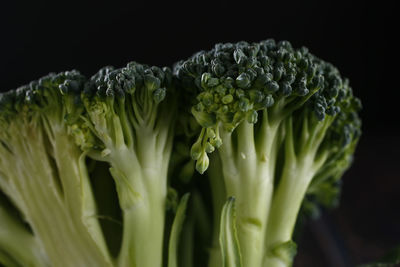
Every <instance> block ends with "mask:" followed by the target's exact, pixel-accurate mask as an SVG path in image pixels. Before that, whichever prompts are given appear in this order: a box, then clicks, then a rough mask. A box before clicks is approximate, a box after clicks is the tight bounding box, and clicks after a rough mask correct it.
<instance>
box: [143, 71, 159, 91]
mask: <svg viewBox="0 0 400 267" xmlns="http://www.w3.org/2000/svg"><path fill="white" fill-rule="evenodd" d="M144 84H145V86H146V87H147V89H148V90H150V91H153V90H155V89H157V88H159V87H160V85H161V81H160V79H158V78H157V77H154V76H153V75H148V74H147V75H145V76H144Z"/></svg>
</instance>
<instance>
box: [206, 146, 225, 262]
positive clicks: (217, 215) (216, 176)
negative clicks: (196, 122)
mask: <svg viewBox="0 0 400 267" xmlns="http://www.w3.org/2000/svg"><path fill="white" fill-rule="evenodd" d="M210 158H211V160H210V167H209V172H208V175H209V179H210V184H211V194H212V201H213V205H212V206H213V224H212V225H213V230H212V231H213V232H212V240H211V248H210V259H209V262H208V266H209V267H220V266H222V258H221V249H220V246H219V229H220V220H221V212H222V207H223V206H224V204H225V202H226V199H227V197H226V192H225V183H224V178H223V173H222V171H221V170H222V165H221V160H220V158H219V155H218V153H213V154H211V155H210Z"/></svg>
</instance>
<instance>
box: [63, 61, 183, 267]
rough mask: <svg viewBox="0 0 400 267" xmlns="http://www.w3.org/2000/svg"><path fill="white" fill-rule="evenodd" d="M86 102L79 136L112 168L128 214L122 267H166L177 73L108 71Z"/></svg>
mask: <svg viewBox="0 0 400 267" xmlns="http://www.w3.org/2000/svg"><path fill="white" fill-rule="evenodd" d="M82 102H83V105H84V107H85V112H84V113H83V116H81V119H80V120H78V121H77V122H76V123H74V124H72V125H71V128H72V129H73V130H72V131H73V134H74V136H75V139H76V140H77V143H79V145H80V147H81V149H82V150H83V151H85V152H86V153H87V155H88V156H89V157H91V158H93V159H95V160H98V161H105V162H107V163H109V164H110V166H111V167H110V172H111V174H112V176H113V178H114V181H115V184H116V188H117V192H118V197H119V204H120V206H121V209H122V211H123V227H124V229H123V235H122V247H121V251H120V255H119V258H118V266H122V267H123V266H132V265H133V266H161V263H162V262H161V261H162V246H163V236H164V235H163V233H164V223H165V205H166V200H167V172H168V164H169V157H170V154H171V149H172V140H173V129H174V121H175V117H176V114H175V113H176V112H175V110H174V109H175V107H176V103H175V96H174V94H173V86H172V73H171V70H170V69H169V68H164V69H160V68H158V67H149V66H146V65H141V64H138V63H135V62H132V63H129V64H128V65H127V66H126V67H124V68H121V69H113V68H111V67H106V68H103V69H101V70H100V71H99V72H98V73H97V74H96V75H94V76H93V77H92V78H91V79H90V81H89V82H88V84H87V85H86V87H85V90H84V91H83V94H82Z"/></svg>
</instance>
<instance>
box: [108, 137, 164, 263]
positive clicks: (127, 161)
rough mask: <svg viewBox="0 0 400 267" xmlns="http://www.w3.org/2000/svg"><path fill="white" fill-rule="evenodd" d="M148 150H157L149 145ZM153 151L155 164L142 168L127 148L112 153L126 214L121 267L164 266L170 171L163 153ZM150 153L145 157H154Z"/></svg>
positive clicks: (120, 199) (147, 163)
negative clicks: (166, 208)
mask: <svg viewBox="0 0 400 267" xmlns="http://www.w3.org/2000/svg"><path fill="white" fill-rule="evenodd" d="M142 145H143V144H142ZM148 148H149V149H151V148H154V146H152V145H150V144H149V145H148ZM152 151H153V157H152V161H150V162H146V165H145V166H142V165H140V164H139V161H138V160H137V158H136V154H135V152H134V151H131V150H129V149H128V148H127V147H121V148H120V149H119V150H117V151H114V152H113V153H112V159H113V161H112V163H111V164H112V168H111V174H112V175H113V177H114V179H115V182H116V186H117V191H118V197H119V201H120V205H121V208H122V211H123V236H122V246H121V251H120V254H119V256H118V266H120V267H130V266H134V267H161V266H162V258H163V253H162V248H163V237H164V224H165V201H166V196H167V168H166V166H165V164H163V161H164V160H165V159H163V157H162V156H161V154H160V153H162V151H158V150H157V151H158V152H154V150H152ZM143 152H144V150H143ZM150 153H151V150H149V151H146V152H145V155H144V154H143V156H146V157H150ZM157 159H158V160H157Z"/></svg>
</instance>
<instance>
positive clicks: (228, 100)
mask: <svg viewBox="0 0 400 267" xmlns="http://www.w3.org/2000/svg"><path fill="white" fill-rule="evenodd" d="M232 101H233V96H232V95H226V96H224V97H223V98H222V99H221V102H222V103H224V104H229V103H231V102H232Z"/></svg>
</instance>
